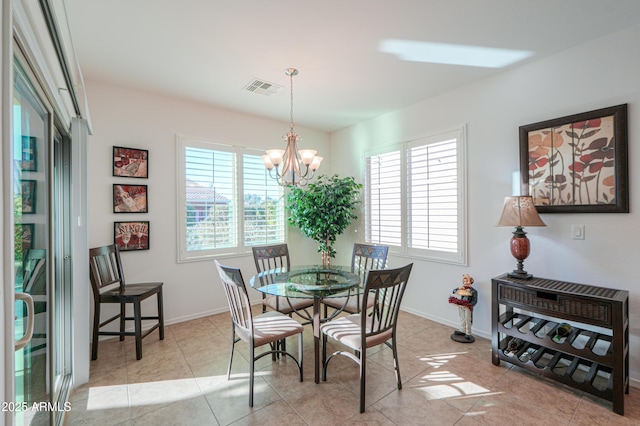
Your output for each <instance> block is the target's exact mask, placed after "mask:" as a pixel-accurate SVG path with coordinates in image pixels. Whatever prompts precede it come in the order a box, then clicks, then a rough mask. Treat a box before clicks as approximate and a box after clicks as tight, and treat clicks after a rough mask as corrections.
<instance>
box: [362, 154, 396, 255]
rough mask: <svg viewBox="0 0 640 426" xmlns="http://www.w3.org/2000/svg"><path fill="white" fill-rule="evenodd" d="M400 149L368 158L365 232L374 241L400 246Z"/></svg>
mask: <svg viewBox="0 0 640 426" xmlns="http://www.w3.org/2000/svg"><path fill="white" fill-rule="evenodd" d="M400 158H401V157H400V151H393V152H389V153H385V154H381V155H373V156H370V157H367V158H366V164H365V168H366V174H367V176H366V184H365V186H366V196H365V209H366V211H367V214H366V215H365V233H366V240H367V242H369V243H372V244H383V245H390V246H400V245H401V243H402V241H401V238H400V236H401V214H402V211H401V208H400V204H401V195H402V179H401V177H402V175H401V167H400Z"/></svg>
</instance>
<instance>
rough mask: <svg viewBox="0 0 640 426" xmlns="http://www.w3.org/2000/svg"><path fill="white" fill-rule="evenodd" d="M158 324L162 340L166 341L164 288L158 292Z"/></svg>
mask: <svg viewBox="0 0 640 426" xmlns="http://www.w3.org/2000/svg"><path fill="white" fill-rule="evenodd" d="M157 297H158V323H159V324H160V326H159V327H158V330H159V333H160V340H164V309H163V302H162V287H160V291H159V292H158V295H157Z"/></svg>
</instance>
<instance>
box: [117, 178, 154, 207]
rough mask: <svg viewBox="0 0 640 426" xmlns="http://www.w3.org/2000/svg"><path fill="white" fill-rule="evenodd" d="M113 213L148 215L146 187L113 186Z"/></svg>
mask: <svg viewBox="0 0 640 426" xmlns="http://www.w3.org/2000/svg"><path fill="white" fill-rule="evenodd" d="M113 212H114V213H148V212H149V208H148V204H147V185H118V184H114V185H113Z"/></svg>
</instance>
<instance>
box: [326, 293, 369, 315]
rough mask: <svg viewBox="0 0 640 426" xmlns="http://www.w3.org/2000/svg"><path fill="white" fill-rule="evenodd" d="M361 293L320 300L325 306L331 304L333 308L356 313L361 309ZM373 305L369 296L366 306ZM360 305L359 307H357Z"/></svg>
mask: <svg viewBox="0 0 640 426" xmlns="http://www.w3.org/2000/svg"><path fill="white" fill-rule="evenodd" d="M363 298H364V297H363V295H362V294H361V295H359V296H349V297H328V298H326V299H323V300H322V303H324V304H325V305H327V306H331V307H332V308H334V309H342V310H343V311H344V312H348V313H350V314H357V313H358V312H360V309H362V299H363ZM372 306H373V298H372V297H370V298H369V299H368V300H367V308H370V307H372ZM358 307H360V309H358Z"/></svg>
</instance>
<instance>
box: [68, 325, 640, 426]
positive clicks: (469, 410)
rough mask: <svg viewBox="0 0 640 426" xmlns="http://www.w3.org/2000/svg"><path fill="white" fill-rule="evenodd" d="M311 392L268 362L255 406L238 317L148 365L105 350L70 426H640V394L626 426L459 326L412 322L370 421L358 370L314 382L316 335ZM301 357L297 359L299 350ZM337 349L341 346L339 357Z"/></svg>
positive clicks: (148, 344)
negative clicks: (495, 354) (237, 335)
mask: <svg viewBox="0 0 640 426" xmlns="http://www.w3.org/2000/svg"><path fill="white" fill-rule="evenodd" d="M306 327H307V328H308V329H305V337H304V345H305V347H304V350H305V352H304V382H303V383H300V382H298V380H297V369H296V367H295V364H294V363H292V362H291V361H290V360H285V361H283V360H280V361H278V362H275V363H272V361H271V357H269V356H267V357H264V358H263V359H261V360H260V361H259V362H258V363H257V365H256V368H257V369H258V372H257V376H256V385H255V405H254V407H253V408H249V405H248V395H247V391H248V385H249V382H248V374H247V371H248V366H249V364H248V361H247V359H246V356H247V353H248V347H247V346H246V345H245V344H239V345H236V353H235V356H234V364H233V370H232V376H231V380H229V381H227V378H226V368H227V361H228V355H229V342H230V335H231V326H230V319H229V315H228V314H227V313H225V314H220V315H213V316H209V317H206V318H201V319H197V320H193V321H188V322H184V323H180V324H175V325H171V326H168V327H167V328H166V331H165V340H164V341H159V340H158V339H157V334H155V333H154V334H151V335H149V336H148V337H147V338H146V339H144V341H143V358H142V360H140V361H136V359H135V348H134V344H133V340H132V339H131V338H128V340H127V341H125V342H124V343H121V342H119V341H118V340H117V339H114V340H110V341H106V342H101V343H100V348H99V355H98V360H96V361H92V362H91V378H90V382H89V383H88V384H86V385H83V386H81V387H79V388H77V389H75V390H74V391H73V393H72V395H71V398H70V399H71V403H72V411H71V412H70V413H68V414H67V417H66V419H65V425H100V426H108V425H154V426H160V425H228V424H234V425H244V424H259V425H271V424H285V425H356V424H363V425H364V424H366V425H511V424H515V425H518V426H521V425H554V426H559V425H607V426H608V425H627V424H629V425H631V424H635V425H638V424H640V389H635V388H631V391H630V394H629V395H627V396H626V399H625V416H624V417H622V416H619V415H617V414H615V413H613V412H612V411H611V404H610V403H608V402H606V401H603V400H601V399H599V398H595V397H591V396H589V395H586V394H583V393H582V392H579V391H576V390H573V389H571V388H569V387H566V386H563V385H559V384H556V383H554V382H551V381H549V380H547V379H544V378H540V377H537V376H533V375H531V374H529V373H528V372H526V371H524V370H521V369H518V368H515V367H514V368H510V367H509V366H507V365H505V364H504V363H502V364H501V365H500V366H499V367H497V366H494V365H493V364H492V363H491V344H490V342H489V341H488V340H486V339H482V338H478V339H477V340H476V342H475V343H473V344H461V343H457V342H454V341H452V340H451V339H450V337H449V336H450V335H451V333H452V332H453V329H452V328H451V327H447V326H443V325H441V324H438V323H435V322H432V321H429V320H426V319H423V318H420V317H417V316H414V315H411V314H407V313H402V314H401V317H400V319H399V326H398V330H399V343H398V345H399V356H400V370H401V373H402V381H403V388H402V390H400V391H398V390H397V389H396V387H395V376H394V373H393V359H392V356H391V350H390V349H389V348H387V347H386V346H381V347H379V349H376V350H373V351H371V353H370V354H369V357H368V363H367V368H368V371H367V410H366V412H365V413H364V414H360V413H359V412H358V389H359V388H358V367H357V365H356V364H355V363H353V361H351V360H349V359H347V358H345V357H338V358H336V359H334V360H333V361H332V362H331V364H330V365H329V372H328V378H327V381H326V382H321V383H320V384H315V383H314V381H313V335H312V332H311V328H310V326H306ZM289 345H290V346H289V347H290V348H294V351H295V350H296V349H295V348H296V340H291V341H290V343H289ZM336 347H337V346H336V344H331V347H330V348H329V349H330V350H331V349H335V348H336Z"/></svg>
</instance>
